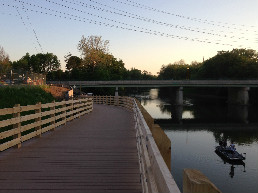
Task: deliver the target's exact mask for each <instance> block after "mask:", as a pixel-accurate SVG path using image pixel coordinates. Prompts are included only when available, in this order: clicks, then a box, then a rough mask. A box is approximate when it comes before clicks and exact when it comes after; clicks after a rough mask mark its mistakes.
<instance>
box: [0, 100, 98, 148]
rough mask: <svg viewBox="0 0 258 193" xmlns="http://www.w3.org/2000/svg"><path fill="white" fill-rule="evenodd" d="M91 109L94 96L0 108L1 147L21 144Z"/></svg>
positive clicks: (19, 145)
mask: <svg viewBox="0 0 258 193" xmlns="http://www.w3.org/2000/svg"><path fill="white" fill-rule="evenodd" d="M92 109H93V100H92V99H91V98H86V99H79V100H69V101H62V102H55V101H54V102H52V103H47V104H41V103H38V104H36V105H28V106H20V105H19V104H18V105H15V106H14V107H13V108H5V109H0V151H4V150H6V149H8V148H10V147H13V146H17V147H21V144H22V142H24V141H27V140H29V139H32V138H34V137H40V136H41V134H42V133H45V132H47V131H50V130H54V129H55V128H56V127H58V126H61V125H64V124H66V122H67V121H72V120H73V119H75V118H78V117H80V116H82V115H84V114H86V113H89V112H91V111H92Z"/></svg>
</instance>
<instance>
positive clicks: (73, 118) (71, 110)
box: [71, 99, 74, 120]
mask: <svg viewBox="0 0 258 193" xmlns="http://www.w3.org/2000/svg"><path fill="white" fill-rule="evenodd" d="M71 106H72V108H71V111H72V114H71V117H72V119H71V120H73V119H74V116H73V99H72V103H71Z"/></svg>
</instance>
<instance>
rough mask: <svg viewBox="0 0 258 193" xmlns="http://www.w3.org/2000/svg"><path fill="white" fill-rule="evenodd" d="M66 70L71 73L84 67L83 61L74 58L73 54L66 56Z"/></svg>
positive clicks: (76, 57)
mask: <svg viewBox="0 0 258 193" xmlns="http://www.w3.org/2000/svg"><path fill="white" fill-rule="evenodd" d="M65 62H66V69H67V70H69V71H71V70H73V69H75V68H80V67H82V59H81V58H79V57H78V56H72V54H71V53H69V54H67V55H66V56H65Z"/></svg>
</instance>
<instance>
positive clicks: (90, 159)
mask: <svg viewBox="0 0 258 193" xmlns="http://www.w3.org/2000/svg"><path fill="white" fill-rule="evenodd" d="M0 192H4V193H9V192H24V193H25V192H33V193H38V192H40V193H41V192H69V193H70V192H72V193H77V192H92V193H95V192H100V193H102V192H103V193H106V192H114V193H115V192H119V193H122V192H130V193H134V192H142V186H141V183H140V172H139V162H138V155H137V147H136V137H135V130H134V119H133V114H132V113H130V112H129V111H127V110H125V109H123V108H120V107H114V106H106V105H94V109H93V112H92V113H90V114H87V115H84V116H82V117H81V118H80V119H76V120H74V121H72V122H68V123H67V125H65V126H62V127H59V128H57V129H56V130H55V131H54V132H49V133H46V134H44V135H42V137H41V138H40V139H33V140H30V141H28V142H26V143H24V144H23V145H22V148H20V149H15V148H13V149H10V150H7V151H5V152H2V153H1V154H0Z"/></svg>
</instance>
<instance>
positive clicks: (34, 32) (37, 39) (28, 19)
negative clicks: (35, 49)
mask: <svg viewBox="0 0 258 193" xmlns="http://www.w3.org/2000/svg"><path fill="white" fill-rule="evenodd" d="M22 6H23V8H25V6H24V3H23V2H22ZM24 10H25V9H24ZM24 12H25V14H26V18H27V21H28V23H29V25H30V27H31V29H32V31H33V34H34V37H35V38H36V41H37V43H38V45H39V48H40V50H41V52H42V53H43V49H42V46H41V44H40V42H39V38H38V35H37V33H36V30H35V29H34V28H33V26H32V24H31V22H30V18H29V16H28V14H27V11H26V10H25V11H24Z"/></svg>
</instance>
